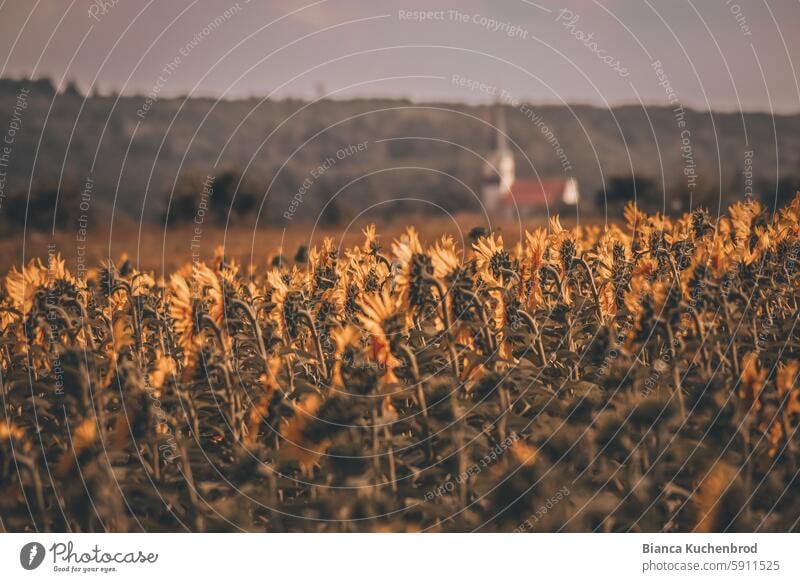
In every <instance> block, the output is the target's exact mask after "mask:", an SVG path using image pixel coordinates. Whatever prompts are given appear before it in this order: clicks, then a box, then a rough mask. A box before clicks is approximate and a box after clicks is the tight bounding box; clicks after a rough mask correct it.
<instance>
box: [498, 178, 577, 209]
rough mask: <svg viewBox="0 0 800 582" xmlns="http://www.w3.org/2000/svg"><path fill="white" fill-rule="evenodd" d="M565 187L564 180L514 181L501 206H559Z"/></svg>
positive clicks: (565, 182) (565, 181)
mask: <svg viewBox="0 0 800 582" xmlns="http://www.w3.org/2000/svg"><path fill="white" fill-rule="evenodd" d="M566 185H567V180H566V179H564V178H554V179H550V180H538V179H535V178H533V179H528V180H515V181H514V183H513V184H512V185H511V191H510V192H509V193H508V194H507V195H506V196H505V197H504V198H503V204H505V205H506V206H514V205H515V204H516V205H517V206H519V207H530V206H536V207H544V206H546V205H548V204H549V205H551V206H552V205H555V204H560V203H561V201H562V196H563V194H564V188H565V187H566Z"/></svg>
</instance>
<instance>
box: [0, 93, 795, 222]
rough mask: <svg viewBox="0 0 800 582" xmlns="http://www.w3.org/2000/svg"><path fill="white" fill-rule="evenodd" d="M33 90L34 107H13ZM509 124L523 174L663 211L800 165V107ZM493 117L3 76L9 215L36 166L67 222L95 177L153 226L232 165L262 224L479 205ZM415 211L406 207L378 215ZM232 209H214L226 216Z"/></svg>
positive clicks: (516, 119)
mask: <svg viewBox="0 0 800 582" xmlns="http://www.w3.org/2000/svg"><path fill="white" fill-rule="evenodd" d="M23 88H26V89H27V90H28V93H27V94H24V93H23V95H24V97H23V101H24V108H20V107H15V105H19V101H20V92H21V91H22V89H23ZM15 111H16V112H17V113H15ZM19 113H21V115H18V114H19ZM15 116H16V117H15ZM507 118H508V129H509V134H510V136H511V139H512V140H513V141H514V142H515V143H516V144H517V145H518V151H517V152H516V158H517V168H518V174H519V175H523V176H535V175H536V174H537V173H538V175H540V176H542V177H549V176H559V175H563V174H565V173H571V174H574V175H575V176H576V177H577V178H578V180H579V182H580V184H581V186H582V190H583V194H584V196H583V200H584V202H585V203H588V202H593V201H594V200H593V199H594V198H595V192H596V191H598V190H599V189H601V187H602V184H603V183H604V181H606V182H607V181H608V180H609V178H611V177H614V176H628V175H631V174H636V175H637V176H640V177H645V178H649V179H651V180H653V185H652V186H653V187H652V188H651V189H650V190H651V191H650V192H649V193H646V194H647V196H648V197H649V200H645V204H644V205H645V206H649V207H650V208H651V209H654V210H657V209H659V207H660V206H661V205H662V200H663V198H664V195H663V192H664V190H663V188H662V179H663V184H664V186H665V187H666V192H667V195H668V197H669V199H670V200H671V201H672V200H675V201H679V202H682V203H683V206H684V207H685V206H687V205H688V195H687V194H688V191H689V189H693V190H694V203H697V202H698V201H699V202H702V203H705V204H707V205H709V206H712V208H715V207H716V203H717V201H718V198H719V186H720V185H721V186H722V190H723V192H724V193H725V197H726V198H727V199H728V200H730V199H736V198H739V197H741V196H742V195H743V194H744V193H745V186H746V183H745V182H746V180H745V174H744V173H745V171H749V170H750V166H749V163H750V162H752V173H753V190H754V193H755V194H756V195H761V196H762V198H764V199H766V200H767V201H768V202H770V203H771V202H772V201H773V199H774V195H775V191H774V190H775V187H776V183H777V182H779V180H781V179H783V180H784V181H783V183H782V184H781V188H782V189H783V190H787V191H790V190H791V189H792V188H793V187H795V186H796V184H795V181H796V178H795V176H798V175H800V147H798V146H800V116H797V115H794V116H783V117H778V118H772V117H771V116H769V115H767V114H759V113H747V114H744V115H739V114H735V113H724V114H723V113H713V114H712V113H708V112H699V111H690V110H686V111H684V112H682V113H681V112H678V113H676V112H675V111H673V110H672V109H668V108H664V107H648V108H646V109H642V108H640V107H633V106H628V107H617V108H614V109H611V110H602V109H598V108H595V107H588V106H574V107H554V106H546V107H534V106H532V105H524V104H523V105H509V106H508V107H507ZM488 119H489V115H488V111H487V108H485V107H475V106H466V105H456V104H443V103H439V104H421V103H412V102H408V101H401V100H349V101H335V100H325V101H321V102H318V103H309V102H303V101H299V100H280V101H271V100H258V99H250V100H239V101H222V102H216V101H214V100H211V99H205V98H196V99H189V100H184V99H159V98H156V99H152V98H150V99H148V98H147V97H144V96H126V97H122V98H117V97H110V96H102V97H100V96H95V97H90V98H87V99H84V98H83V97H82V96H81V95H79V94H78V93H77V92H75V91H71V92H65V93H61V94H55V93H54V92H53V91H52V87H51V86H50V85H49V84H48V83H47V82H41V81H40V82H37V83H36V84H32V83H30V82H27V81H22V82H17V81H9V80H5V81H2V82H0V128H3V129H2V130H3V131H5V130H6V129H7V128H10V127H11V124H12V122H15V121H16V125H17V126H19V129H18V130H17V131H15V132H14V139H13V145H12V146H11V148H10V149H11V151H10V155H8V156H6V157H7V158H8V160H7V164H6V165H7V167H4V168H3V170H4V171H5V172H6V173H7V176H6V180H5V182H3V183H2V184H3V188H2V198H0V201H2V202H5V204H4V205H3V207H0V212H6V213H7V212H9V210H8V209H9V208H10V207H11V206H10V202H9V200H11V198H12V197H13V196H14V193H15V192H18V191H19V190H20V189H23V190H27V187H28V181H29V179H30V178H31V176H32V177H33V180H32V183H33V190H36V189H40V188H49V189H51V190H54V191H55V190H57V185H58V184H59V182H60V183H61V192H60V196H59V202H58V208H59V212H60V213H66V215H67V216H74V215H75V214H76V213H77V210H76V207H77V206H79V205H80V196H79V193H80V192H81V191H82V190H85V189H86V185H87V182H88V183H89V185H90V186H91V188H90V190H91V192H90V195H91V196H90V197H91V207H92V212H104V213H107V212H108V210H109V209H110V208H112V207H114V208H116V210H115V212H116V213H117V214H118V215H120V214H121V215H125V216H126V217H129V218H131V219H133V220H135V221H138V220H139V217H140V216H143V217H145V218H146V219H148V220H153V221H155V220H157V219H160V218H161V217H162V216H163V213H164V209H165V207H166V204H167V201H168V199H169V193H170V192H171V191H172V190H173V188H175V190H176V195H177V194H180V193H182V192H183V193H186V192H188V193H189V194H190V195H191V197H195V198H196V199H198V200H199V197H200V195H201V191H202V183H203V181H204V179H205V177H206V176H208V175H217V176H218V175H219V174H220V173H222V172H224V171H233V172H234V176H237V177H238V173H239V172H241V173H242V174H243V175H244V179H243V182H242V185H241V191H242V192H244V191H246V192H247V193H248V194H249V195H250V197H251V198H252V200H249V201H248V205H247V206H246V207H245V208H244V209H240V210H241V214H246V215H247V216H249V217H250V218H252V219H253V220H255V218H254V217H255V216H256V210H257V208H258V206H259V205H260V204H261V201H262V200H263V201H264V206H263V210H262V212H261V214H260V217H259V219H258V220H259V224H261V223H263V224H267V223H270V222H281V221H285V220H286V218H285V217H284V216H285V213H286V212H287V210H290V209H291V208H294V211H293V212H290V215H291V217H292V219H293V220H294V219H298V218H300V219H304V218H316V217H317V216H318V215H319V211H320V209H321V208H322V207H323V206H324V204H325V202H326V201H327V200H328V199H329V198H330V197H331V196H332V195H333V194H334V193H335V192H337V191H339V190H340V189H342V192H341V194H339V195H338V197H337V201H336V203H335V204H333V205H331V206H328V207H327V209H326V211H325V217H326V219H330V220H331V221H332V222H337V221H339V220H341V219H343V218H345V217H348V216H352V215H353V214H354V213H356V212H358V211H361V210H363V209H365V208H366V207H367V206H368V205H378V207H379V208H380V202H382V201H386V200H390V199H394V200H396V199H398V198H421V199H424V200H428V201H431V202H434V203H436V204H438V205H441V206H442V207H443V208H444V209H445V210H448V211H452V210H475V209H476V208H477V200H476V194H475V192H476V191H477V188H478V186H479V175H480V169H481V163H482V162H481V159H480V157H479V156H481V155H484V154H485V152H486V151H487V150H488V147H489V139H490V138H489V135H490V130H489V126H488V125H487V120H488ZM682 124H683V125H682ZM745 132H746V136H747V138H745ZM559 148H561V149H560V150H559ZM749 151H752V152H753V154H752V158H751V159H750V160H748V156H749V154H748V152H749ZM776 156H777V159H776ZM331 162H332V163H331ZM320 165H322V166H323V167H324V168H325V169H324V171H322V172H319V171H316V170H315V168H318V167H319V166H320ZM687 174H688V176H687ZM234 181H235V180H234ZM301 187H302V191H301V193H300V194H301V195H300V197H299V198H300V200H299V201H298V197H297V194H298V191H299V190H301ZM641 194H643V193H641V192H640V195H641ZM783 194H784V197H785V195H786V193H785V192H784V193H783ZM293 199H294V201H295V204H294V207H292V200H293ZM253 200H255V203H253ZM419 206H420V203H418V202H410V201H405V202H403V201H400V202H395V203H394V204H392V205H387V206H385V207H384V208H383V210H382V211H391V212H392V213H396V212H399V213H402V212H403V211H405V210H414V211H419V210H420V208H419ZM51 207H52V206H49V205H47V208H45V209H42V212H45V210H46V211H47V212H49V211H50V208H51ZM673 210H678V208H677V207H676V208H673ZM184 211H185V210H184ZM173 212H174V210H173ZM224 214H225V213H224V212H218V213H216V214H215V218H216V219H217V220H218V221H221V222H224V220H225V216H223V215H224ZM15 220H16V218H15ZM48 220H52V217H49V218H48Z"/></svg>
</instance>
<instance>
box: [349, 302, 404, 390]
mask: <svg viewBox="0 0 800 582" xmlns="http://www.w3.org/2000/svg"><path fill="white" fill-rule="evenodd" d="M361 311H362V315H361V316H360V318H359V319H360V320H361V324H362V326H363V327H364V330H365V331H366V332H367V333H368V334H369V335H370V341H371V343H372V358H373V360H374V361H375V362H377V363H378V365H379V366H380V367H381V369H384V370H385V373H384V375H383V381H384V382H386V383H390V384H391V383H396V382H397V376H396V375H395V373H394V369H395V368H396V367H397V366H398V365H399V364H400V361H399V360H398V359H397V358H396V357H395V356H394V354H393V353H392V348H393V347H395V346H397V345H398V344H399V343H400V342H402V341H405V335H406V333H407V329H408V321H407V316H406V312H405V311H404V310H403V308H402V303H401V301H400V299H399V298H398V297H396V296H393V295H391V294H390V293H389V292H388V291H383V292H381V293H375V294H372V295H366V296H365V297H364V298H363V300H362V302H361Z"/></svg>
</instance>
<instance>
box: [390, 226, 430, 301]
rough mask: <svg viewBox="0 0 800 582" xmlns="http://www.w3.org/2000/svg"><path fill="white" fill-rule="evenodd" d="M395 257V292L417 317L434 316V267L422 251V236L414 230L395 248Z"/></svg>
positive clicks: (396, 242)
mask: <svg viewBox="0 0 800 582" xmlns="http://www.w3.org/2000/svg"><path fill="white" fill-rule="evenodd" d="M392 251H393V253H394V257H395V265H396V269H395V289H396V291H397V293H398V294H399V295H400V300H401V302H402V303H403V304H404V305H407V306H409V307H411V309H412V310H413V311H415V312H416V313H423V314H426V315H431V314H432V309H433V302H432V301H431V293H430V288H431V282H430V280H429V277H431V276H433V264H432V261H431V258H430V257H429V256H428V255H427V254H426V253H425V251H424V250H423V249H422V245H421V244H420V242H419V236H418V235H417V231H416V229H414V227H413V226H409V227H408V228H407V229H406V232H405V233H403V234H402V235H401V236H400V238H399V239H397V240H396V241H394V243H393V244H392Z"/></svg>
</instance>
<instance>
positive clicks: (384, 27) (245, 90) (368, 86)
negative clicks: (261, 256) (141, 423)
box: [0, 0, 800, 112]
mask: <svg viewBox="0 0 800 582" xmlns="http://www.w3.org/2000/svg"><path fill="white" fill-rule="evenodd" d="M418 10H427V11H435V12H433V13H431V14H427V15H425V16H426V18H425V19H424V20H420V19H418V18H417V15H415V14H414V11H418ZM798 30H800V0H737V1H736V2H734V1H730V0H599V1H595V0H558V1H554V0H537V1H536V2H533V1H529V0H458V1H455V0H443V1H437V0H400V1H388V0H318V1H316V2H306V1H305V0H300V1H296V0H249V1H248V0H238V2H236V1H235V0H169V1H166V0H156V1H154V0H149V1H148V0H116V1H115V0H95V1H94V2H92V1H90V0H26V1H20V0H0V57H2V59H0V60H2V62H3V65H2V66H3V68H2V72H1V74H2V76H4V77H7V76H12V77H19V76H33V77H42V76H49V77H51V78H53V80H54V82H55V83H56V84H59V83H61V82H65V81H66V80H70V79H74V80H77V81H78V84H79V85H80V86H81V88H82V89H83V90H84V91H86V90H88V89H89V88H90V87H91V86H92V85H95V86H98V87H99V89H100V91H101V92H104V93H107V92H109V91H111V90H117V91H121V92H123V93H128V94H130V93H157V94H158V95H160V96H167V95H178V94H187V93H189V94H199V95H213V96H228V97H243V96H251V95H264V94H274V95H275V96H287V95H292V96H304V97H311V96H314V95H316V94H317V93H318V92H320V91H322V92H324V93H333V94H334V95H335V96H336V97H341V98H343V97H352V96H394V97H401V96H402V97H410V98H412V99H416V100H448V101H469V102H485V101H488V100H491V99H492V90H491V89H487V88H486V87H483V88H480V87H479V88H470V87H469V85H471V82H472V81H474V82H475V83H476V84H479V83H484V84H485V85H486V86H491V87H497V89H496V92H499V91H501V90H503V91H505V92H506V95H507V96H512V97H513V98H514V99H519V100H527V101H532V102H537V103H541V102H551V103H560V102H569V103H590V104H595V105H599V106H603V107H605V106H607V105H609V104H610V105H619V104H625V103H638V102H639V100H641V101H643V102H645V103H648V104H662V105H663V104H666V103H667V100H668V98H669V97H670V96H671V95H673V96H674V98H677V99H679V100H680V101H681V102H682V103H683V104H685V105H688V106H692V107H697V108H703V109H707V108H713V109H718V110H719V109H721V110H738V109H739V108H740V107H741V108H742V109H744V110H748V111H752V110H759V111H766V112H769V111H770V110H773V111H775V112H800V88H799V86H798V77H799V76H800V34H798ZM657 61H660V62H661V64H662V67H661V68H660V69H661V70H660V71H657V70H656V69H658V67H656V66H654V65H653V63H654V62H657ZM455 76H457V78H456V77H455ZM454 78H455V79H456V80H454ZM465 85H467V86H465ZM673 92H674V93H673Z"/></svg>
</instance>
